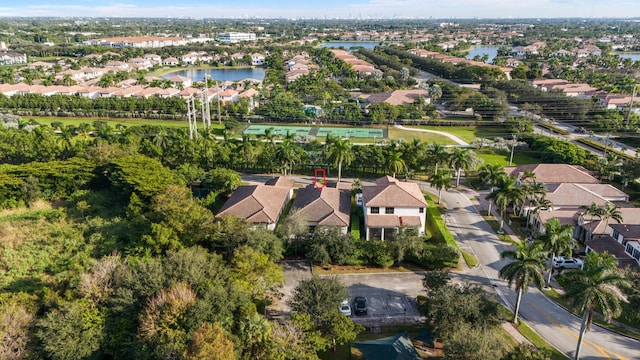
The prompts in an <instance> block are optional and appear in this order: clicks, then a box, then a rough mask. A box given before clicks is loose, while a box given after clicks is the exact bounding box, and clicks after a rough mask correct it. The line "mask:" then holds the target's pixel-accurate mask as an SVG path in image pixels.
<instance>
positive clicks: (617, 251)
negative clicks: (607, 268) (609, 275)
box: [585, 235, 640, 270]
mask: <svg viewBox="0 0 640 360" xmlns="http://www.w3.org/2000/svg"><path fill="white" fill-rule="evenodd" d="M585 245H586V246H588V247H589V248H591V249H592V250H593V251H595V252H597V253H604V252H605V251H606V252H608V253H609V254H611V255H613V256H615V257H616V260H618V267H619V268H625V267H631V268H634V269H636V270H637V269H639V268H640V266H639V265H638V262H637V261H636V260H635V259H634V258H632V257H631V256H629V255H628V254H627V253H625V252H624V246H623V245H622V244H620V243H618V242H617V241H616V240H615V239H613V238H612V237H611V236H608V235H607V236H596V237H594V238H593V239H591V240H588V241H587V242H586V244H585Z"/></svg>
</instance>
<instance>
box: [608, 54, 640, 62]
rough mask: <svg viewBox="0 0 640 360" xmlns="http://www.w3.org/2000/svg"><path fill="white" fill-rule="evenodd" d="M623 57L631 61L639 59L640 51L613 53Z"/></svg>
mask: <svg viewBox="0 0 640 360" xmlns="http://www.w3.org/2000/svg"><path fill="white" fill-rule="evenodd" d="M614 54H615V55H618V56H620V57H621V58H623V59H631V60H633V61H640V53H614Z"/></svg>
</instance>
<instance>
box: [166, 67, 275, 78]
mask: <svg viewBox="0 0 640 360" xmlns="http://www.w3.org/2000/svg"><path fill="white" fill-rule="evenodd" d="M175 75H180V76H186V77H188V78H190V79H191V80H192V81H199V82H200V81H203V80H204V76H205V75H207V76H208V77H210V78H211V79H213V80H218V81H227V80H229V81H238V80H244V79H246V78H253V79H258V80H260V81H262V80H264V68H261V67H253V68H237V69H233V68H225V69H186V70H180V71H176V72H172V73H170V74H166V75H163V76H162V77H163V78H165V79H168V78H170V77H172V76H175Z"/></svg>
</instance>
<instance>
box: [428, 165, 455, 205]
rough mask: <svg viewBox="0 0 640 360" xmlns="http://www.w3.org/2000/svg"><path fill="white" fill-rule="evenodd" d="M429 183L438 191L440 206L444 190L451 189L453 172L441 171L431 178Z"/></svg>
mask: <svg viewBox="0 0 640 360" xmlns="http://www.w3.org/2000/svg"><path fill="white" fill-rule="evenodd" d="M429 182H430V183H431V186H433V187H434V188H436V189H438V204H440V197H441V195H442V189H445V190H449V189H451V172H449V170H446V169H440V170H438V171H437V172H436V173H435V174H433V175H431V176H430V177H429Z"/></svg>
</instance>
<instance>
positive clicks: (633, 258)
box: [586, 223, 640, 271]
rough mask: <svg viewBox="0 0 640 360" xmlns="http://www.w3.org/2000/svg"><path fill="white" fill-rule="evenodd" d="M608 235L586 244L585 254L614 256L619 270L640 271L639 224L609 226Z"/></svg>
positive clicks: (600, 236)
mask: <svg viewBox="0 0 640 360" xmlns="http://www.w3.org/2000/svg"><path fill="white" fill-rule="evenodd" d="M608 230H609V233H607V234H604V235H598V236H595V237H593V238H592V239H590V240H587V242H586V252H587V253H588V252H590V251H595V252H598V253H603V252H608V253H609V254H611V255H613V256H615V258H616V260H617V261H618V267H619V268H626V267H628V268H631V269H635V270H636V271H638V270H640V224H638V223H636V224H632V225H629V224H616V223H613V224H609V226H608Z"/></svg>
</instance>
